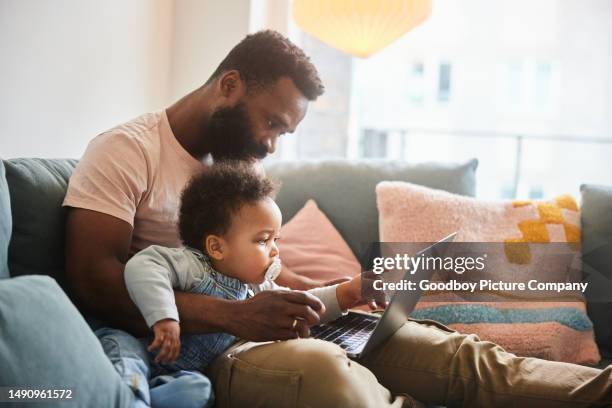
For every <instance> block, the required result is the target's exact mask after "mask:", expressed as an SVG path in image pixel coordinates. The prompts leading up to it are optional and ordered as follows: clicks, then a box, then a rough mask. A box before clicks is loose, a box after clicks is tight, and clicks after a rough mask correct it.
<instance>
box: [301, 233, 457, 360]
mask: <svg viewBox="0 0 612 408" xmlns="http://www.w3.org/2000/svg"><path fill="white" fill-rule="evenodd" d="M456 235H457V233H456V232H454V233H452V234H450V235H448V236H446V237H444V238H443V239H441V240H440V241H438V242H436V243H435V244H433V245H431V246H429V247H427V248H425V249H423V250H422V251H419V252H418V253H417V254H416V255H415V256H420V255H422V254H423V255H424V256H442V255H443V253H444V252H445V251H446V249H447V247H448V243H450V242H452V241H453V240H454V239H455V236H456ZM432 274H433V271H431V270H422V269H416V270H414V271H410V270H408V271H406V274H405V275H404V279H410V278H411V277H412V280H414V276H416V277H418V279H419V280H423V279H431V275H432ZM420 297H421V290H420V289H418V286H417V289H416V290H396V291H395V293H394V294H393V297H392V298H391V301H390V302H389V305H388V306H387V308H386V310H385V312H384V314H383V315H382V316H380V317H379V316H376V315H371V314H366V313H358V312H348V314H346V315H344V316H342V317H340V318H339V319H336V320H334V321H332V322H329V323H325V324H320V325H318V326H313V327H312V328H311V329H310V336H311V337H313V338H316V339H321V340H326V341H331V342H332V343H335V344H337V345H339V346H340V347H342V348H343V349H344V350H345V351H346V354H347V356H348V357H350V358H352V359H354V360H358V359H360V358H362V357H364V356H365V355H366V354H367V353H369V352H370V351H371V350H373V349H375V348H376V347H378V346H379V345H380V344H381V343H383V342H384V341H386V340H387V339H388V338H389V337H391V335H392V334H393V333H395V332H396V331H397V330H398V329H399V328H400V327H402V325H403V324H404V323H405V322H406V319H407V318H408V316H409V315H410V313H411V312H412V311H413V310H414V307H415V305H416V304H417V302H418V301H419V299H420Z"/></svg>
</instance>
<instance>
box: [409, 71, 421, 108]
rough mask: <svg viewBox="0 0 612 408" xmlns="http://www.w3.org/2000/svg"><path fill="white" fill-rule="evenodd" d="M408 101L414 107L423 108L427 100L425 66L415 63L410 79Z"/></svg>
mask: <svg viewBox="0 0 612 408" xmlns="http://www.w3.org/2000/svg"><path fill="white" fill-rule="evenodd" d="M408 100H409V101H410V103H411V104H412V105H416V106H421V105H423V102H424V100H425V66H424V64H423V63H422V62H415V63H413V64H412V67H411V69H410V76H409V79H408Z"/></svg>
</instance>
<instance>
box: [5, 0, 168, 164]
mask: <svg viewBox="0 0 612 408" xmlns="http://www.w3.org/2000/svg"><path fill="white" fill-rule="evenodd" d="M172 20H173V4H172V2H169V1H165V0H130V1H121V0H107V1H104V2H98V1H76V0H54V1H47V0H25V1H24V0H2V2H0V60H1V61H2V63H1V64H0V89H2V92H1V93H0V156H2V157H5V158H6V157H19V156H38V157H80V155H81V154H82V152H83V150H84V148H85V146H86V144H87V141H88V140H89V139H91V138H92V137H94V136H95V135H96V134H98V133H99V132H101V131H103V130H105V129H107V128H109V127H111V126H113V125H115V124H117V123H119V122H121V121H124V120H126V119H129V118H131V117H133V116H136V115H138V114H140V113H141V112H144V111H148V110H153V109H158V108H160V107H162V106H164V105H165V104H166V103H167V101H168V97H167V95H168V64H167V61H168V59H169V54H170V40H171V33H172Z"/></svg>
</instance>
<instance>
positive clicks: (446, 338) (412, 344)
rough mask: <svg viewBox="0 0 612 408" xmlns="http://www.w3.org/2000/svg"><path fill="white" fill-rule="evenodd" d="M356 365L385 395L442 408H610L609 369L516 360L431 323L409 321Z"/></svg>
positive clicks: (495, 347)
mask: <svg viewBox="0 0 612 408" xmlns="http://www.w3.org/2000/svg"><path fill="white" fill-rule="evenodd" d="M363 364H364V365H365V366H366V367H368V368H369V369H370V370H372V372H373V373H374V374H375V375H376V377H377V378H378V380H379V381H380V382H381V383H382V384H384V385H385V386H387V387H388V388H389V389H390V390H391V391H393V392H405V393H409V394H410V395H413V396H414V397H415V398H417V399H419V400H423V401H427V402H435V403H439V404H445V405H449V406H462V405H463V406H466V407H521V408H528V407H538V408H546V407H555V408H563V407H568V408H569V407H572V408H576V407H587V406H601V407H603V406H607V407H610V406H612V366H608V367H607V368H606V369H605V370H598V369H594V368H589V367H584V366H579V365H574V364H567V363H559V362H551V361H545V360H541V359H536V358H527V357H517V356H515V355H514V354H511V353H507V352H505V351H504V350H503V349H502V348H501V347H500V346H498V345H496V344H494V343H491V342H488V341H480V340H478V337H476V336H475V335H465V334H460V333H458V332H456V331H453V330H451V329H448V328H447V327H445V326H443V325H441V324H439V323H436V322H430V321H429V322H427V321H421V322H416V321H409V322H408V323H406V324H405V325H404V326H403V327H402V328H401V329H400V330H398V331H397V332H396V333H395V334H394V335H393V336H392V337H391V338H390V339H389V340H388V341H387V342H386V343H385V344H384V345H383V346H381V347H379V348H378V350H375V351H373V352H372V353H371V354H370V355H368V356H367V357H366V358H365V360H364V361H363Z"/></svg>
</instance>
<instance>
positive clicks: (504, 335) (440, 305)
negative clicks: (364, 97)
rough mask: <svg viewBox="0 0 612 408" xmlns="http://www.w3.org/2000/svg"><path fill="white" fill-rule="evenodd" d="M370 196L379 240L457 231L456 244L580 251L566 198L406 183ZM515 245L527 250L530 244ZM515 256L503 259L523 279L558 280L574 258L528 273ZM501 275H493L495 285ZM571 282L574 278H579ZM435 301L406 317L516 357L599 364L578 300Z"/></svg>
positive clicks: (522, 258) (525, 257) (524, 258)
mask: <svg viewBox="0 0 612 408" xmlns="http://www.w3.org/2000/svg"><path fill="white" fill-rule="evenodd" d="M376 194H377V203H378V209H379V222H380V240H381V241H384V242H435V241H437V240H438V239H440V238H441V237H443V236H445V235H448V234H449V233H451V232H454V231H458V234H457V237H456V239H455V241H456V242H482V243H494V242H496V243H500V244H498V245H499V246H500V247H501V246H510V245H516V243H530V242H566V243H569V245H568V248H570V250H573V251H575V252H576V254H577V252H578V243H579V239H580V227H579V212H578V208H577V205H576V202H575V201H574V200H573V198H571V197H570V196H562V197H558V198H557V199H555V200H552V201H501V202H487V201H481V200H477V199H475V198H470V197H462V196H458V195H455V194H451V193H447V192H444V191H439V190H433V189H429V188H426V187H422V186H417V185H414V184H410V183H404V182H382V183H380V184H378V186H377V188H376ZM510 248H515V247H512V246H510ZM518 248H519V249H523V250H525V251H529V250H530V246H529V245H524V246H522V247H521V246H518ZM520 252H521V251H518V253H517V251H514V250H509V251H508V250H507V251H506V252H505V256H506V257H507V259H508V262H509V263H512V270H513V271H518V272H519V274H521V273H522V275H521V276H525V274H524V273H523V272H522V271H523V269H524V270H525V271H528V273H540V271H539V268H542V269H545V271H544V275H545V276H547V277H548V278H550V277H551V276H554V274H557V276H558V279H555V280H558V281H561V280H563V281H564V280H565V279H566V278H568V270H570V269H571V268H570V267H571V265H570V263H571V261H572V260H573V257H570V258H569V259H568V257H565V258H560V260H558V261H556V262H553V263H552V264H548V265H541V264H540V265H537V266H538V268H533V267H532V265H530V263H532V262H530V258H529V257H530V256H531V254H529V253H520ZM534 252H536V251H534ZM533 256H539V253H537V252H536V253H535V254H534V255H533ZM549 259H550V258H549ZM534 262H535V261H534ZM528 276H531V275H528ZM502 278H503V276H500V275H498V276H497V278H495V277H494V278H493V280H503V279H502ZM571 278H572V279H574V280H577V281H579V280H580V277H579V276H578V277H576V276H572V277H571ZM499 295H500V296H501V297H504V298H505V297H507V296H506V294H505V293H500V294H499ZM428 296H431V297H430V298H428ZM436 296H437V294H435V293H424V295H423V298H422V299H421V301H420V302H419V303H418V304H417V307H416V309H415V311H414V312H413V314H412V316H413V317H415V318H425V319H433V320H438V321H440V322H442V323H444V324H447V325H449V326H450V327H452V328H454V329H456V330H458V331H461V332H468V333H475V334H477V335H478V336H479V337H480V338H482V339H484V340H491V341H494V342H496V343H498V344H499V345H501V346H502V347H504V348H505V349H506V350H508V351H510V352H512V353H515V354H517V355H522V356H533V357H540V358H545V359H549V360H557V361H567V362H572V363H581V364H596V363H597V362H598V361H599V359H600V355H599V352H598V350H597V346H596V344H595V341H594V336H593V326H592V323H591V321H590V320H589V318H588V316H587V315H586V307H585V303H584V301H558V302H557V301H556V302H550V301H547V302H537V301H512V302H505V301H504V302H487V303H472V302H467V303H466V302H463V303H456V302H444V301H441V302H432V300H437V299H438V298H437V297H436Z"/></svg>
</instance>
